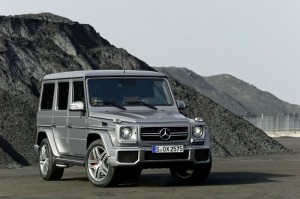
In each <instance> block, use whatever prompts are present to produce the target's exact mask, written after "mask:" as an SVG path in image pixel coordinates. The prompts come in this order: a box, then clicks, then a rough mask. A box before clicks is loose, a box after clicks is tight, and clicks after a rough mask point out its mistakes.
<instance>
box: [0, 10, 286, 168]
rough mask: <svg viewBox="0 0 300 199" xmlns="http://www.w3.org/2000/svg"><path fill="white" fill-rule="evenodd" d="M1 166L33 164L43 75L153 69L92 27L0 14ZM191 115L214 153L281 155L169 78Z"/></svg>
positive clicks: (220, 109) (259, 135) (265, 140)
mask: <svg viewBox="0 0 300 199" xmlns="http://www.w3.org/2000/svg"><path fill="white" fill-rule="evenodd" d="M0 63H1V65H0V109H1V114H0V117H1V120H0V121H1V122H0V167H18V166H24V165H28V164H33V163H35V162H36V158H35V156H34V154H33V153H34V152H33V144H34V141H35V134H36V132H35V128H36V127H35V121H36V116H35V115H36V109H37V106H38V105H37V103H38V97H39V94H40V93H39V88H40V83H41V79H42V77H43V76H44V75H46V74H49V73H53V72H60V71H72V70H87V69H135V70H154V69H153V68H151V67H149V66H148V65H147V64H146V63H145V62H143V61H141V60H139V59H138V58H136V57H134V56H132V55H130V54H129V53H128V52H126V51H125V50H124V49H119V48H116V47H114V46H113V45H111V44H110V43H109V42H108V41H107V40H105V39H103V38H102V37H101V36H100V34H99V33H97V32H96V31H95V30H94V28H93V27H91V26H90V25H85V24H79V23H77V22H73V21H71V20H68V19H65V18H61V19H60V17H59V16H55V15H51V14H49V13H46V14H39V15H24V16H23V15H21V16H9V17H5V16H1V17H0ZM171 82H172V87H173V90H174V92H175V95H176V97H177V98H178V99H182V100H184V101H185V102H186V103H187V104H188V105H189V108H188V109H186V110H185V112H184V113H185V114H186V115H187V116H189V117H195V116H202V117H203V118H204V119H205V120H206V121H207V125H208V126H209V130H210V131H211V141H212V150H213V154H214V155H220V156H226V155H231V156H237V155H252V154H273V153H284V152H287V151H288V150H287V149H286V148H285V147H284V146H282V145H280V144H279V143H278V142H276V141H274V140H273V139H271V138H269V137H267V136H266V135H265V134H264V132H262V131H261V130H259V129H257V128H255V127H254V126H253V125H251V124H250V123H248V122H247V121H245V120H243V119H241V118H239V117H237V116H235V115H234V114H232V113H231V112H229V111H227V110H226V109H224V108H223V107H221V106H219V105H218V104H216V103H214V102H213V101H211V100H210V99H209V98H207V97H205V96H202V95H201V94H199V93H197V92H196V91H194V90H193V89H191V88H189V87H185V86H183V85H182V84H180V83H178V82H176V81H175V80H172V81H171Z"/></svg>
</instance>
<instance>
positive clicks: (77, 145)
mask: <svg viewBox="0 0 300 199" xmlns="http://www.w3.org/2000/svg"><path fill="white" fill-rule="evenodd" d="M84 93H85V92H84V82H83V80H80V79H78V80H73V81H72V97H71V99H72V100H71V102H76V101H81V102H83V103H84V104H85V102H86V100H85V94H84ZM68 120H69V124H68V127H69V146H70V154H71V155H73V156H85V152H86V138H87V117H86V112H85V111H69V119H68Z"/></svg>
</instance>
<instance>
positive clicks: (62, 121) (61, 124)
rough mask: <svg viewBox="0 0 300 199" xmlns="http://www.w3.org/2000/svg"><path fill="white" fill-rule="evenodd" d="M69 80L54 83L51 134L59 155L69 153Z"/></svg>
mask: <svg viewBox="0 0 300 199" xmlns="http://www.w3.org/2000/svg"><path fill="white" fill-rule="evenodd" d="M69 90H70V80H60V81H57V83H56V96H55V99H56V103H55V108H54V111H53V123H52V128H53V133H54V137H55V141H56V145H57V149H58V151H59V153H60V154H62V155H63V154H66V155H68V154H69V153H70V149H69V144H68V113H69V112H68V102H69V96H70V94H69Z"/></svg>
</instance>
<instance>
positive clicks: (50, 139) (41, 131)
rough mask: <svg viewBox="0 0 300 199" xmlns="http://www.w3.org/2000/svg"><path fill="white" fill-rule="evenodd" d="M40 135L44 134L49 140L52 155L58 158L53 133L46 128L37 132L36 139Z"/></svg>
mask: <svg viewBox="0 0 300 199" xmlns="http://www.w3.org/2000/svg"><path fill="white" fill-rule="evenodd" d="M40 133H45V134H46V136H47V138H48V140H49V143H50V146H51V149H52V152H53V155H54V156H56V157H59V156H60V155H59V152H58V150H57V146H56V142H55V139H54V134H53V131H52V130H51V129H48V128H40V129H39V131H38V137H39V135H40Z"/></svg>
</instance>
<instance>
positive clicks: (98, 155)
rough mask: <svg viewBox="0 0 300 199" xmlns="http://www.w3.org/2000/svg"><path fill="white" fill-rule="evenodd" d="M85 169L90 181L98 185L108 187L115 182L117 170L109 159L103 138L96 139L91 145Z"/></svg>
mask: <svg viewBox="0 0 300 199" xmlns="http://www.w3.org/2000/svg"><path fill="white" fill-rule="evenodd" d="M85 169H86V173H87V176H88V179H89V181H90V182H91V183H92V184H93V185H95V186H97V187H106V186H109V185H112V184H113V183H114V182H115V178H116V175H115V173H116V171H115V168H114V167H112V166H111V165H110V163H109V161H108V156H107V151H106V149H105V147H104V144H103V142H102V141H101V140H95V141H94V142H93V143H92V144H91V145H90V146H89V148H88V150H87V153H86V159H85Z"/></svg>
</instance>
